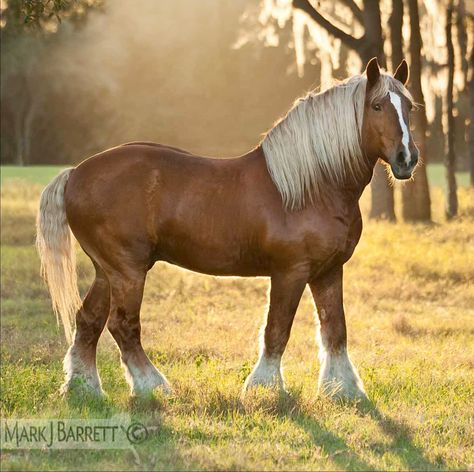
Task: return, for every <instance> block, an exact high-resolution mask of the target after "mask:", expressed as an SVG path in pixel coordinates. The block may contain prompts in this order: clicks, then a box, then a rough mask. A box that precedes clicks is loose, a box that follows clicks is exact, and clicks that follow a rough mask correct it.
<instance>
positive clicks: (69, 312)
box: [36, 169, 81, 344]
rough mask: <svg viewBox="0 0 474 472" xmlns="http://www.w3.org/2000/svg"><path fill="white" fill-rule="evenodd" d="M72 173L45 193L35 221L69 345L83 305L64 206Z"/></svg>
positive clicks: (43, 263)
mask: <svg viewBox="0 0 474 472" xmlns="http://www.w3.org/2000/svg"><path fill="white" fill-rule="evenodd" d="M73 170H74V169H66V170H63V171H62V172H61V173H60V174H59V175H58V176H57V177H55V178H54V180H52V181H51V182H50V183H49V184H48V186H47V187H46V188H45V189H44V190H43V193H42V194H41V200H40V207H39V211H38V216H37V220H36V247H37V249H38V254H39V256H40V259H41V275H42V276H43V278H44V279H45V280H46V283H47V284H48V288H49V292H50V294H51V300H52V302H53V310H54V312H55V314H56V318H57V321H58V324H59V318H61V321H62V324H63V326H64V331H65V334H66V339H67V341H68V343H69V344H70V343H71V341H72V326H73V323H72V320H73V317H74V315H75V313H76V311H77V310H78V309H79V307H80V306H81V298H80V296H79V291H78V289H77V274H76V256H75V251H74V238H73V235H72V232H71V230H70V229H69V225H68V222H67V218H66V210H65V207H64V189H65V187H66V182H67V180H68V178H69V175H70V173H71V172H72V171H73Z"/></svg>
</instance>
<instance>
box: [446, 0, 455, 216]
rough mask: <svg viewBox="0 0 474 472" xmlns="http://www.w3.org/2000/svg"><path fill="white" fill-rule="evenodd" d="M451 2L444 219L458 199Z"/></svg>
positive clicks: (451, 213) (447, 36) (449, 15)
mask: <svg viewBox="0 0 474 472" xmlns="http://www.w3.org/2000/svg"><path fill="white" fill-rule="evenodd" d="M452 20H453V0H450V2H449V4H448V9H447V12H446V47H447V50H448V88H447V93H446V104H447V123H448V140H447V149H446V161H445V162H446V209H445V212H446V218H447V219H451V218H453V217H454V216H456V215H457V212H458V197H457V188H456V175H455V173H454V172H455V165H456V155H455V152H454V137H455V128H454V114H453V88H454V47H453V38H452Z"/></svg>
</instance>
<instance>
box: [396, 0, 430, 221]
mask: <svg viewBox="0 0 474 472" xmlns="http://www.w3.org/2000/svg"><path fill="white" fill-rule="evenodd" d="M408 12H409V17H410V63H411V64H410V85H409V89H410V91H411V93H412V95H413V98H414V99H415V102H416V103H417V104H418V105H419V108H418V110H416V111H415V112H414V113H413V124H414V128H415V129H414V131H413V134H414V138H415V142H416V143H417V146H418V148H419V150H420V156H421V159H422V163H423V164H422V165H419V166H418V168H417V170H416V174H415V178H414V180H412V181H409V182H406V183H405V185H404V186H403V187H402V214H403V219H404V220H406V221H411V222H415V221H430V220H431V200H430V193H429V186H428V177H427V175H426V165H427V159H428V156H427V155H426V134H427V128H428V122H427V119H426V112H425V99H424V96H423V90H422V87H421V69H422V65H421V48H422V39H421V33H420V18H419V12H418V0H408Z"/></svg>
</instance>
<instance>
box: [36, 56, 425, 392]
mask: <svg viewBox="0 0 474 472" xmlns="http://www.w3.org/2000/svg"><path fill="white" fill-rule="evenodd" d="M408 75H409V70H408V65H407V63H406V61H405V60H403V61H402V62H401V64H400V65H399V66H398V68H397V69H396V72H395V74H394V75H393V76H391V75H389V74H388V73H387V72H385V71H383V70H381V69H380V67H379V65H378V63H377V60H376V59H375V58H374V59H372V60H371V61H370V62H369V63H368V65H367V67H366V69H365V71H364V73H362V74H361V75H356V76H353V77H351V78H348V79H346V80H345V81H342V82H339V83H337V84H335V85H334V86H332V87H331V88H329V89H327V90H325V91H322V92H319V93H317V92H315V91H313V92H310V93H308V94H307V95H306V96H305V97H303V98H300V99H298V100H297V101H296V102H295V104H294V106H293V107H292V108H291V109H290V110H289V111H288V113H287V114H286V115H285V116H284V117H283V118H281V119H280V120H279V121H277V122H276V124H275V125H274V126H273V127H272V128H271V129H270V130H269V131H268V132H267V133H266V134H265V135H264V137H263V139H262V141H261V142H260V144H258V145H257V146H256V147H255V148H254V149H252V150H251V151H250V152H248V153H247V154H244V155H242V156H239V157H233V158H210V157H202V156H197V155H194V154H191V153H189V152H186V151H183V150H181V149H178V148H175V147H171V146H166V145H162V144H155V143H150V142H132V143H127V144H123V145H120V146H118V147H114V148H112V149H108V150H106V151H104V152H101V153H99V154H96V155H94V156H92V157H90V158H88V159H86V160H84V161H83V162H82V163H80V164H79V165H78V166H77V167H75V168H69V169H66V170H64V171H62V172H61V173H60V174H59V175H58V176H57V177H56V178H54V180H52V181H51V182H50V183H49V184H48V186H47V187H46V188H45V189H44V191H43V193H42V195H41V199H40V206H39V211H38V217H37V248H38V251H39V255H40V259H41V271H42V275H43V277H44V278H45V280H46V283H47V285H48V287H49V291H50V295H51V298H52V304H53V308H54V311H55V312H56V315H57V317H58V322H59V320H61V321H62V324H63V325H64V329H65V333H66V337H67V340H68V342H69V344H70V346H69V349H68V351H67V354H66V357H65V359H64V370H65V380H64V384H63V385H62V387H61V391H62V392H63V393H68V392H70V391H72V390H74V388H75V386H77V385H81V386H82V387H85V388H86V389H87V390H88V391H89V390H90V391H91V392H93V393H96V394H98V395H102V394H103V390H102V386H101V381H100V377H99V374H98V372H97V367H96V350H97V349H96V348H97V342H98V339H99V337H100V335H101V333H102V331H103V330H104V328H105V326H106V325H107V328H108V330H109V331H110V333H111V335H112V337H113V338H114V340H115V341H116V343H117V345H118V347H119V349H120V353H121V362H122V365H123V366H124V370H125V374H126V378H127V381H128V383H129V386H130V389H131V392H130V393H131V395H133V396H135V395H142V394H147V393H150V392H152V391H154V389H158V388H161V389H162V390H163V391H165V392H170V389H171V387H170V385H169V383H168V380H167V379H166V377H165V376H164V375H163V374H162V373H161V372H160V371H159V370H158V369H157V368H156V367H155V366H154V365H153V364H152V362H151V361H150V359H149V358H148V357H147V355H146V353H145V351H144V349H143V347H142V343H141V327H140V306H141V303H142V297H143V290H144V284H145V279H146V276H147V272H148V270H149V269H150V268H151V267H152V266H153V265H154V263H155V262H157V261H166V262H168V263H170V264H175V265H177V266H180V267H183V268H186V269H189V270H192V271H196V272H200V273H204V274H210V275H215V276H243V277H256V276H264V277H269V278H270V290H269V305H268V314H267V318H266V324H265V329H264V333H263V336H262V339H261V342H260V344H261V346H260V354H259V358H258V361H257V363H256V364H255V367H254V368H253V370H252V371H251V373H250V375H249V376H248V377H247V379H246V381H245V384H244V392H246V391H247V390H248V389H250V388H252V387H255V386H257V385H263V386H269V387H276V388H280V389H284V388H285V386H284V381H283V377H282V370H281V359H282V355H283V353H284V351H285V347H286V345H287V342H288V339H289V336H290V330H291V327H292V323H293V319H294V316H295V312H296V310H297V307H298V304H299V301H300V298H301V296H302V294H303V291H304V289H305V287H306V286H307V285H309V287H310V290H311V293H312V296H313V299H314V302H315V306H316V310H317V313H318V316H319V323H318V331H319V344H320V361H321V368H320V375H319V391H320V392H321V394H327V395H329V396H330V397H338V398H350V399H360V398H364V397H366V393H365V390H364V386H363V383H362V380H361V378H360V377H359V374H358V372H357V370H356V368H355V367H354V365H353V364H352V362H351V359H350V357H349V354H348V350H347V331H346V322H345V314H344V307H343V265H344V264H345V263H346V262H347V261H348V260H349V259H350V257H351V256H352V254H353V252H354V249H355V247H356V245H357V243H358V241H359V238H360V235H361V231H362V218H361V212H360V209H359V198H360V196H361V194H362V191H363V190H364V188H365V187H366V186H367V185H368V183H369V182H370V180H371V178H372V173H373V169H374V166H375V164H376V162H377V160H378V159H379V158H380V159H381V160H382V161H383V162H384V163H385V164H386V165H387V167H390V168H391V172H392V174H393V176H394V177H395V178H396V179H401V180H403V179H409V178H410V177H411V176H412V173H413V171H414V168H415V166H416V165H417V162H418V149H417V147H416V145H415V143H414V141H413V138H412V135H411V132H410V127H409V112H410V109H411V108H412V103H413V100H412V97H411V95H410V93H409V92H408V90H407V89H406V88H405V85H406V83H407V80H408ZM74 238H75V239H76V240H77V241H78V242H79V244H80V246H81V247H82V249H83V250H84V251H85V253H86V254H87V255H88V256H89V258H90V259H91V261H92V264H93V265H94V268H95V280H94V282H93V284H92V286H91V287H90V289H89V291H88V293H87V295H86V296H85V298H84V301H83V302H81V299H80V297H79V293H78V289H77V275H76V269H75V249H74ZM74 317H75V330H74V333H73V328H72V325H73V321H74Z"/></svg>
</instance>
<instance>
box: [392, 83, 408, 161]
mask: <svg viewBox="0 0 474 472" xmlns="http://www.w3.org/2000/svg"><path fill="white" fill-rule="evenodd" d="M388 95H389V97H390V102H391V103H392V105H393V106H394V108H395V110H396V112H397V115H398V121H399V123H400V127H401V128H402V144H403V147H404V150H403V151H404V154H405V162H406V164H407V165H408V164H409V163H410V151H409V150H408V143H409V142H410V133H409V132H408V127H407V124H406V123H405V120H404V119H403V113H402V100H401V99H400V96H399V95H398V94H396V93H395V92H388Z"/></svg>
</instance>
